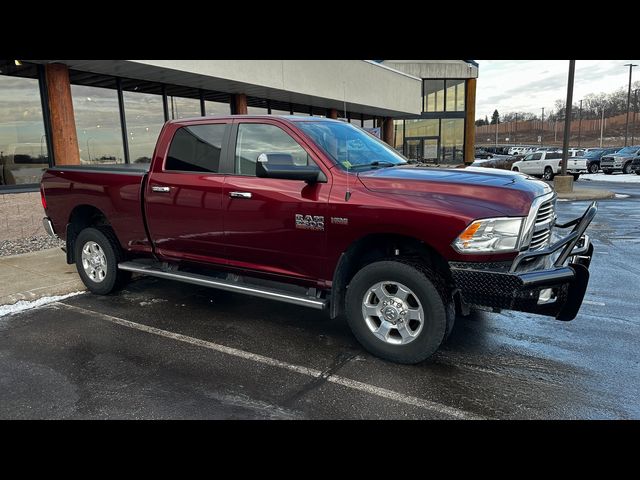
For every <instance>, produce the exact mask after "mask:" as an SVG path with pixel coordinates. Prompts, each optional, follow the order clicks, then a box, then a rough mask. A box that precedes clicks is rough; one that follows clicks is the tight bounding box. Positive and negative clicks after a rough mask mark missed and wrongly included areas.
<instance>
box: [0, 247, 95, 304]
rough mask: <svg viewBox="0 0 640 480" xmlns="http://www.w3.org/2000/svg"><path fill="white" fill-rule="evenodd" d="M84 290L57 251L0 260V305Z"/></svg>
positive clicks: (72, 266) (58, 250) (24, 254)
mask: <svg viewBox="0 0 640 480" xmlns="http://www.w3.org/2000/svg"><path fill="white" fill-rule="evenodd" d="M84 290H86V288H85V286H84V284H83V283H82V280H80V277H79V276H78V273H77V272H76V267H75V265H67V262H66V257H65V254H64V252H63V251H62V250H60V249H59V248H51V249H47V250H40V251H38V252H31V253H22V254H19V255H11V256H8V257H0V305H12V304H14V303H16V302H19V301H20V300H26V301H33V300H37V299H39V298H41V297H51V296H55V295H66V294H68V293H73V292H78V291H84Z"/></svg>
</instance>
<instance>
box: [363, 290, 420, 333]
mask: <svg viewBox="0 0 640 480" xmlns="http://www.w3.org/2000/svg"><path fill="white" fill-rule="evenodd" d="M362 316H363V318H364V321H365V324H366V325H367V328H369V330H370V331H371V332H372V333H373V334H374V335H375V336H376V337H377V338H378V339H379V340H382V341H383V342H385V343H389V344H391V345H406V344H408V343H411V342H413V341H414V340H415V339H416V338H418V336H419V335H420V332H422V327H423V326H424V309H423V308H422V304H421V303H420V300H418V297H417V296H416V294H415V293H413V291H412V290H411V289H410V288H408V287H407V286H406V285H403V284H402V283H399V282H391V281H387V282H378V283H376V284H375V285H373V286H372V287H371V288H369V289H368V290H367V292H366V293H365V295H364V298H363V299H362Z"/></svg>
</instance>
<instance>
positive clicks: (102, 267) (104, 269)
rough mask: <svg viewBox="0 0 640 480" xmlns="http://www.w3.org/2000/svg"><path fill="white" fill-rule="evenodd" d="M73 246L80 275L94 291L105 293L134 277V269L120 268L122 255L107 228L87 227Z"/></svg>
mask: <svg viewBox="0 0 640 480" xmlns="http://www.w3.org/2000/svg"><path fill="white" fill-rule="evenodd" d="M74 245H75V259H76V268H77V269H78V274H79V275H80V278H81V279H82V281H83V283H84V284H85V285H86V287H87V288H88V289H89V290H90V291H91V292H93V293H97V294H99V295H106V294H108V293H111V292H112V291H114V290H116V289H118V288H119V287H121V286H122V285H124V284H125V283H126V282H127V281H128V280H130V279H131V272H126V271H123V270H118V263H119V262H121V261H122V260H123V254H122V250H121V248H120V245H119V244H118V241H117V240H116V238H115V236H114V235H113V233H112V232H111V230H109V229H108V228H106V227H97V228H93V227H91V228H85V229H84V230H82V231H81V232H80V233H79V234H78V236H77V237H76V239H75V242H74Z"/></svg>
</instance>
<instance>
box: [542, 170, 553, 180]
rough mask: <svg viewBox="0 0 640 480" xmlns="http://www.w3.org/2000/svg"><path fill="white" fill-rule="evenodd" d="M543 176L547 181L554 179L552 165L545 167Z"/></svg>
mask: <svg viewBox="0 0 640 480" xmlns="http://www.w3.org/2000/svg"><path fill="white" fill-rule="evenodd" d="M542 178H543V179H544V180H547V181H551V180H553V170H552V169H551V167H545V169H544V173H543V174H542Z"/></svg>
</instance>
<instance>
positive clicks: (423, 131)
mask: <svg viewBox="0 0 640 480" xmlns="http://www.w3.org/2000/svg"><path fill="white" fill-rule="evenodd" d="M404 128H405V132H404V135H405V137H407V138H408V137H438V136H439V135H440V120H438V119H423V118H417V119H414V120H405V126H404Z"/></svg>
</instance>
